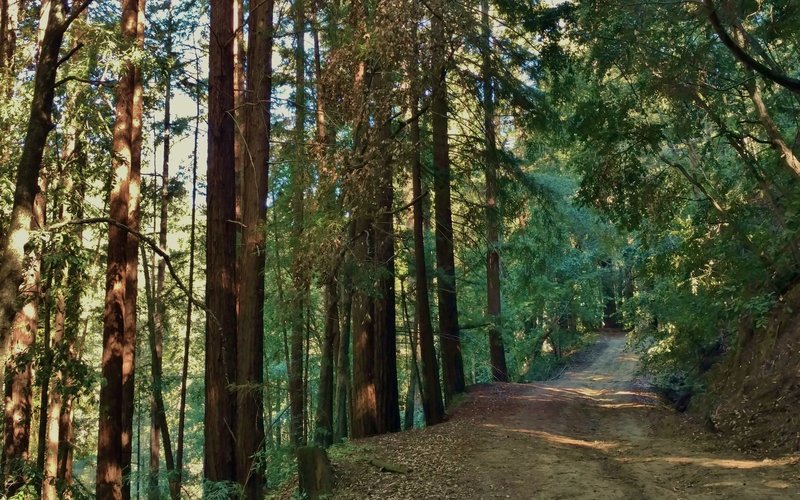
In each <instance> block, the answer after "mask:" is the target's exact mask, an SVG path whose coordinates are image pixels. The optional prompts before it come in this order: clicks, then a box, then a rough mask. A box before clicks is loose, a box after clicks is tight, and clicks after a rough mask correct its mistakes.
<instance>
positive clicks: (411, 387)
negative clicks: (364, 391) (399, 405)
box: [400, 281, 441, 431]
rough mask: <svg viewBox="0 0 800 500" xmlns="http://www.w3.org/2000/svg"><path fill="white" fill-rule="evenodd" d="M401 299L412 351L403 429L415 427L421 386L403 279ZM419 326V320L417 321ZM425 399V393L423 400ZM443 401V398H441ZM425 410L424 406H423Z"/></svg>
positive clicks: (413, 331) (414, 339)
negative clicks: (416, 403) (417, 394)
mask: <svg viewBox="0 0 800 500" xmlns="http://www.w3.org/2000/svg"><path fill="white" fill-rule="evenodd" d="M400 301H401V303H402V309H403V324H404V325H405V327H406V331H407V332H408V346H409V347H408V350H409V353H410V356H409V366H408V369H409V370H408V392H406V408H405V410H406V411H405V419H404V420H403V430H406V431H407V430H409V429H413V428H414V414H415V413H416V411H415V408H414V406H415V405H414V403H415V401H416V392H417V388H418V387H420V384H419V382H420V381H419V366H418V363H417V343H418V342H417V339H416V338H415V337H416V335H414V333H415V331H416V330H415V329H414V327H413V326H412V325H411V321H410V319H409V316H408V297H407V294H406V290H405V286H404V285H403V281H400ZM417 326H419V322H418V323H417ZM424 400H425V398H424V395H423V401H424ZM440 401H441V399H440ZM423 411H424V408H423ZM426 423H427V422H426Z"/></svg>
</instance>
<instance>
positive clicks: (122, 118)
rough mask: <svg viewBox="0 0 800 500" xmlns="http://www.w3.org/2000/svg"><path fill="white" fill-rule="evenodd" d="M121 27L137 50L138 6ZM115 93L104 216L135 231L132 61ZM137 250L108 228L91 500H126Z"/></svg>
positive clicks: (138, 92) (134, 3)
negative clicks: (93, 499) (109, 184)
mask: <svg viewBox="0 0 800 500" xmlns="http://www.w3.org/2000/svg"><path fill="white" fill-rule="evenodd" d="M121 26H122V34H123V36H124V37H125V38H126V39H127V40H128V42H129V43H131V44H136V45H139V46H141V44H143V42H144V1H143V0H124V1H123V3H122V22H121ZM116 94H117V95H116V108H115V121H114V132H113V134H114V136H113V156H112V168H113V172H114V177H113V184H112V190H111V195H110V198H109V210H110V218H111V219H113V220H114V221H116V222H117V223H119V224H120V225H122V226H127V227H128V228H130V229H131V230H133V231H138V230H139V190H140V183H141V174H140V169H141V147H142V135H141V134H142V112H143V100H142V99H143V92H142V82H141V70H140V69H139V68H137V66H136V65H135V64H134V62H133V61H132V60H127V61H126V62H125V64H124V66H123V74H122V75H121V76H120V79H119V83H118V84H117V90H116ZM138 247H139V242H138V240H137V239H136V238H135V237H134V236H133V235H132V234H129V233H128V231H126V230H125V229H124V228H123V227H121V226H119V225H116V224H111V225H109V231H108V257H107V267H106V299H105V309H104V312H103V358H102V367H101V371H102V376H103V383H102V384H101V386H100V401H99V405H100V418H99V427H98V440H97V496H98V498H130V483H129V481H128V480H127V479H126V478H127V476H129V475H130V461H131V443H132V437H133V406H134V398H133V396H134V392H133V389H134V384H133V382H134V380H133V376H134V366H135V348H136V297H137V285H138V284H137V275H138V272H137V270H138Z"/></svg>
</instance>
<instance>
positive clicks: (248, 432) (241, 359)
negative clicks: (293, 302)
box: [236, 0, 274, 498]
mask: <svg viewBox="0 0 800 500" xmlns="http://www.w3.org/2000/svg"><path fill="white" fill-rule="evenodd" d="M273 3H274V2H273V1H272V0H267V1H265V2H261V3H251V4H250V17H249V20H250V32H249V33H250V39H249V44H248V45H249V48H248V61H249V64H248V67H247V95H246V101H247V109H246V114H245V116H246V125H245V138H246V141H245V146H246V149H247V153H248V154H247V155H245V158H246V160H245V161H244V165H243V168H242V190H241V210H242V236H243V250H242V260H241V268H240V269H241V271H242V276H241V281H240V286H241V288H240V290H239V292H240V294H239V323H238V328H239V330H238V333H237V379H236V381H237V385H238V388H237V392H236V403H237V406H236V418H237V424H236V425H237V427H236V435H237V438H238V442H237V447H236V472H237V477H238V481H239V484H240V485H241V486H242V487H243V488H244V492H245V495H246V496H247V497H248V498H258V497H262V496H263V495H264V491H263V490H264V486H265V482H266V480H265V478H264V475H263V471H261V470H259V469H257V468H256V467H255V465H254V464H255V462H254V456H255V455H256V454H257V453H258V452H259V451H260V450H261V449H263V446H264V404H263V386H264V269H265V255H266V245H265V244H266V242H265V239H266V232H265V231H266V228H265V224H266V219H267V210H266V200H267V177H268V174H269V151H270V149H269V138H270V116H271V115H270V94H271V92H272V63H271V61H272V40H273V38H272V29H273V28H272V15H273V13H272V10H273Z"/></svg>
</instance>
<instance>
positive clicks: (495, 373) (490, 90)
mask: <svg viewBox="0 0 800 500" xmlns="http://www.w3.org/2000/svg"><path fill="white" fill-rule="evenodd" d="M481 28H482V31H483V36H482V38H481V39H482V41H483V47H482V50H481V52H482V53H481V56H482V60H483V61H482V63H483V64H482V72H483V82H482V83H483V129H484V134H485V137H484V140H485V149H486V151H485V155H486V158H485V159H486V241H487V244H488V246H489V250H488V252H487V254H486V295H487V303H488V307H487V314H488V316H489V356H490V359H491V363H492V378H493V379H494V380H496V381H498V382H508V368H507V367H506V354H505V349H504V348H503V331H502V329H501V326H500V325H501V323H500V322H501V318H500V307H501V302H500V252H499V251H498V247H499V246H500V227H501V225H502V218H501V215H500V209H499V206H498V205H499V201H498V196H497V195H498V186H497V137H496V134H495V126H494V120H495V116H494V87H493V84H492V55H491V50H492V30H491V25H490V24H489V2H488V0H481Z"/></svg>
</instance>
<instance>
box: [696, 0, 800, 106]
mask: <svg viewBox="0 0 800 500" xmlns="http://www.w3.org/2000/svg"><path fill="white" fill-rule="evenodd" d="M703 5H704V6H705V7H706V10H708V19H709V21H711V26H713V28H714V32H716V34H717V35H718V36H719V38H720V40H721V41H722V43H723V44H724V45H725V46H726V47H728V49H729V50H730V51H731V52H732V53H733V55H734V56H735V57H736V59H738V60H739V61H741V62H742V63H743V64H744V65H745V66H747V67H748V68H750V69H752V70H754V71H756V72H758V73H759V74H760V75H761V76H763V77H764V78H767V79H769V80H772V81H773V82H775V83H777V84H778V85H780V86H782V87H784V88H786V89H788V90H791V91H792V92H794V93H796V94H800V80H796V79H794V78H790V77H788V76H786V75H784V74H782V73H778V72H777V71H775V70H773V69H771V68H769V67H767V66H766V65H764V64H761V63H760V62H758V61H756V60H755V59H753V57H752V56H751V55H750V54H748V53H747V52H745V50H744V49H743V48H742V47H740V46H739V45H738V44H737V43H736V42H735V41H734V40H733V38H731V36H730V35H729V34H728V32H727V31H725V28H724V27H723V26H722V22H721V21H720V18H719V15H718V14H717V11H716V9H715V7H714V2H713V0H703Z"/></svg>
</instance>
